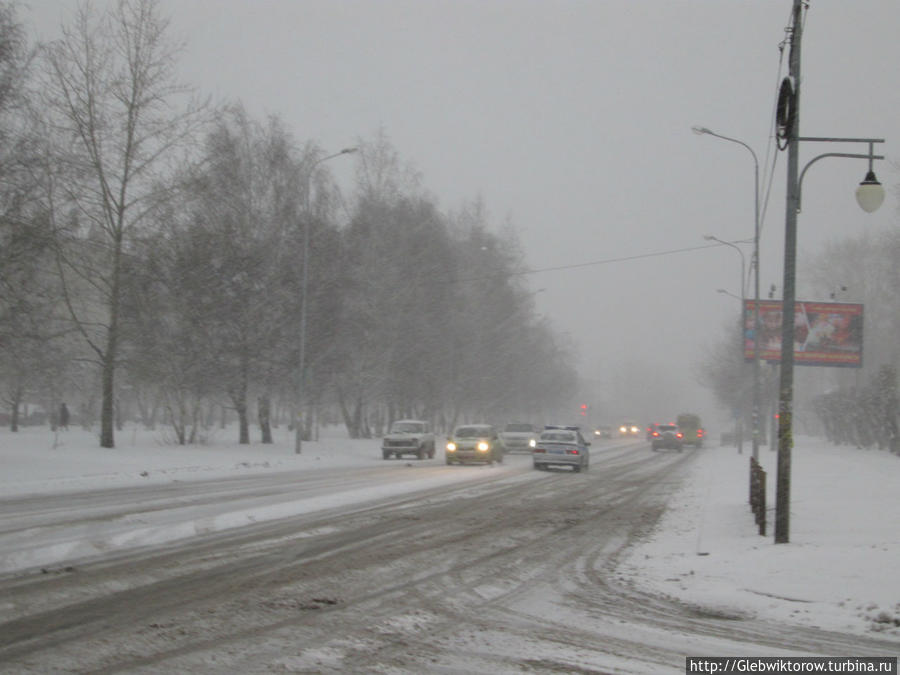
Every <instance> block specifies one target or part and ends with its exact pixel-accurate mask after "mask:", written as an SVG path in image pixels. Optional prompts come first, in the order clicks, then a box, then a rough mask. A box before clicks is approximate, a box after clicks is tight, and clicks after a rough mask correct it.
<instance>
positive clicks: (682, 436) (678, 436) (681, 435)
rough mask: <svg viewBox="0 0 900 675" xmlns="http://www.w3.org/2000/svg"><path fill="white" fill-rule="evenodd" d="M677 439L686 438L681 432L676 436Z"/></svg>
mask: <svg viewBox="0 0 900 675" xmlns="http://www.w3.org/2000/svg"><path fill="white" fill-rule="evenodd" d="M675 438H684V434H683V433H681V432H680V431H679V432H678V433H677V434H675Z"/></svg>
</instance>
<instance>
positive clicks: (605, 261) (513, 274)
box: [450, 241, 744, 283]
mask: <svg viewBox="0 0 900 675" xmlns="http://www.w3.org/2000/svg"><path fill="white" fill-rule="evenodd" d="M739 243H744V242H743V241H741V242H739ZM721 245H722V244H703V245H699V246H688V247H685V248H673V249H669V250H667V251H655V252H653V253H639V254H637V255H629V256H622V257H619V258H604V259H603V260H592V261H589V262H582V263H573V264H571V265H558V266H556V267H541V268H538V269H532V270H519V271H516V272H504V273H502V274H490V275H487V276H483V277H468V278H466V279H456V280H455V281H456V282H467V281H487V280H490V279H505V278H509V277H521V276H527V275H529V274H541V273H543V272H559V271H562V270H573V269H578V268H580V267H596V266H598V265H611V264H614V263H622V262H630V261H632V260H642V259H645V258H659V257H662V256H668V255H677V254H679V253H689V252H691V251H702V250H704V249H707V248H718V247H719V246H721ZM450 283H453V282H450Z"/></svg>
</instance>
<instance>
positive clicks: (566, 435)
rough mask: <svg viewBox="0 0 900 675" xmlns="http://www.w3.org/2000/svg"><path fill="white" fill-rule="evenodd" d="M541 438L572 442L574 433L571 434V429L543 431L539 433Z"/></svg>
mask: <svg viewBox="0 0 900 675" xmlns="http://www.w3.org/2000/svg"><path fill="white" fill-rule="evenodd" d="M541 440H542V441H557V442H562V443H574V442H575V434H573V433H572V432H571V431H545V432H544V433H543V434H541Z"/></svg>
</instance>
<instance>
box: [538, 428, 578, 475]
mask: <svg viewBox="0 0 900 675" xmlns="http://www.w3.org/2000/svg"><path fill="white" fill-rule="evenodd" d="M590 445H591V444H590V443H588V442H587V441H586V440H585V439H584V437H583V436H582V435H581V429H580V428H579V427H577V426H547V427H544V430H543V431H542V432H541V435H540V436H539V437H538V439H537V441H535V444H534V448H533V449H532V451H531V459H532V462H533V463H534V468H535V469H540V470H542V471H546V470H547V469H548V468H550V467H551V466H570V467H572V470H573V471H575V472H578V471H581V470H582V469H584V470H585V471H586V470H587V468H588V465H589V464H590V461H591V455H590V451H589V446H590Z"/></svg>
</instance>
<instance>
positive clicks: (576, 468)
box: [572, 464, 581, 473]
mask: <svg viewBox="0 0 900 675" xmlns="http://www.w3.org/2000/svg"><path fill="white" fill-rule="evenodd" d="M572 471H574V472H575V473H581V464H574V465H572Z"/></svg>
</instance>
